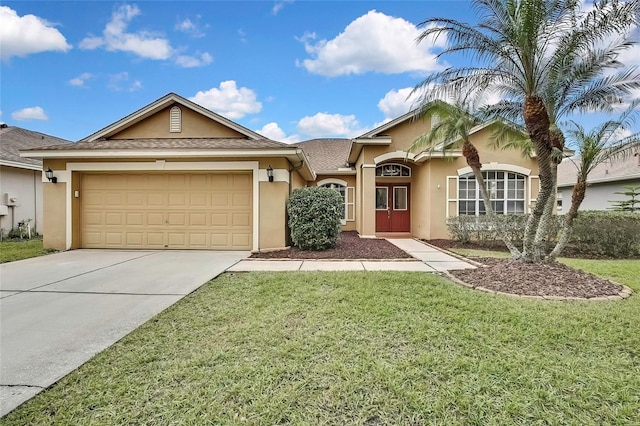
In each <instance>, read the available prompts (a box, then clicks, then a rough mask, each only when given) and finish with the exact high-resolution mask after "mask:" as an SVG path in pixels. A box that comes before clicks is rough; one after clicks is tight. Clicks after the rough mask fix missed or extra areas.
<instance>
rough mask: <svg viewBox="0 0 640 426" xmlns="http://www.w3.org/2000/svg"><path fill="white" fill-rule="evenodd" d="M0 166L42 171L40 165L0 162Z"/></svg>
mask: <svg viewBox="0 0 640 426" xmlns="http://www.w3.org/2000/svg"><path fill="white" fill-rule="evenodd" d="M0 166H3V167H15V168H16V169H26V170H38V171H42V165H39V166H37V165H35V164H25V163H18V162H17V161H9V160H0Z"/></svg>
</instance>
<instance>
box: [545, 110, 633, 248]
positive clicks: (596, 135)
mask: <svg viewBox="0 0 640 426" xmlns="http://www.w3.org/2000/svg"><path fill="white" fill-rule="evenodd" d="M638 105H640V99H637V100H635V101H634V102H632V103H631V104H630V105H629V107H628V108H627V110H626V111H624V112H623V113H622V114H621V115H620V117H619V118H618V119H617V120H609V121H606V122H604V123H602V124H601V125H599V126H597V127H595V128H594V129H592V130H591V131H589V132H586V131H585V130H584V128H583V127H582V126H581V125H579V124H578V123H576V122H574V121H572V122H571V128H570V129H569V132H568V136H569V138H568V139H569V140H570V141H572V142H574V143H575V145H576V146H577V152H578V154H579V159H578V161H577V162H574V164H575V166H576V184H575V186H574V187H573V191H572V193H571V207H570V208H569V211H568V212H567V214H566V215H565V216H564V222H563V226H562V231H561V234H560V238H559V239H558V242H557V244H556V246H555V247H554V249H553V250H552V251H551V253H550V254H549V258H550V259H555V258H556V257H558V255H559V254H560V252H561V251H562V249H563V248H564V247H565V246H566V245H567V243H568V242H569V237H570V235H571V227H572V225H573V221H574V219H575V218H576V217H577V216H578V209H579V208H580V205H581V204H582V201H583V200H584V197H585V193H586V190H587V185H588V184H587V178H588V177H589V173H591V172H592V171H593V169H595V167H596V166H597V165H599V164H602V163H604V162H605V161H610V160H616V159H618V158H620V157H626V156H628V155H631V153H632V152H633V151H632V150H633V149H635V147H637V146H638V143H640V133H635V134H632V135H629V136H625V137H622V138H621V137H619V136H620V133H621V131H624V130H628V129H629V127H630V124H631V123H632V122H633V120H634V118H635V117H634V116H635V115H636V114H637V113H638V111H637V109H636V108H637V106H638Z"/></svg>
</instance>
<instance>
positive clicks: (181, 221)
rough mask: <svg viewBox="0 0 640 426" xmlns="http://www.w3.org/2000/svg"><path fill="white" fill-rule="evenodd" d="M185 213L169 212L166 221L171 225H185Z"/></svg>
mask: <svg viewBox="0 0 640 426" xmlns="http://www.w3.org/2000/svg"><path fill="white" fill-rule="evenodd" d="M185 216H186V213H182V212H180V213H169V214H168V218H169V219H168V222H169V225H171V226H185V225H186V224H187V220H186V217H185Z"/></svg>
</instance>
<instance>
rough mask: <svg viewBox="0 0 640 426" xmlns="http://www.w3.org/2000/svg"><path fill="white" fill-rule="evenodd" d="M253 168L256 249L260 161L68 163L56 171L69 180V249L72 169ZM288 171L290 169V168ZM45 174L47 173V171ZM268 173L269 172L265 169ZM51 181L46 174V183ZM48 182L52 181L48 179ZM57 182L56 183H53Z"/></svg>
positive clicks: (61, 179) (62, 179) (60, 179)
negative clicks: (64, 168)
mask: <svg viewBox="0 0 640 426" xmlns="http://www.w3.org/2000/svg"><path fill="white" fill-rule="evenodd" d="M151 170H156V171H204V170H210V171H238V170H244V171H251V172H252V176H253V250H258V247H259V241H260V238H259V237H260V185H259V182H260V181H259V174H260V173H259V163H258V162H257V161H201V162H168V163H167V162H165V161H164V160H158V161H155V162H144V163H136V162H131V163H67V170H59V171H54V175H55V176H56V177H57V178H58V182H59V183H61V182H65V183H67V212H66V215H67V217H66V223H67V233H66V236H67V238H66V239H67V241H66V249H67V250H69V249H70V248H71V238H72V235H71V225H72V217H71V200H72V198H73V191H72V189H71V174H72V172H86V171H95V172H99V171H151ZM287 173H288V171H287ZM43 176H44V173H43ZM265 176H266V171H265ZM44 181H47V180H46V177H45V178H44V180H43V182H44ZM47 182H48V181H47ZM52 185H53V184H52Z"/></svg>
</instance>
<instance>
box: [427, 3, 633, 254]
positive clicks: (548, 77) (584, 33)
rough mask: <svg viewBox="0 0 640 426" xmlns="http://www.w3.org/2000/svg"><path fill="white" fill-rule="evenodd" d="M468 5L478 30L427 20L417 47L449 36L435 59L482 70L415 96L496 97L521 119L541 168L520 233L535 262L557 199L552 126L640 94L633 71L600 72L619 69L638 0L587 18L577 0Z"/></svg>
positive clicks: (556, 137)
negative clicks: (492, 93)
mask: <svg viewBox="0 0 640 426" xmlns="http://www.w3.org/2000/svg"><path fill="white" fill-rule="evenodd" d="M473 4H474V7H475V8H476V10H477V11H478V12H479V13H480V20H479V22H478V23H477V24H476V25H475V26H472V25H470V24H466V23H461V22H458V21H455V20H451V19H446V18H432V19H428V20H426V21H424V22H423V23H422V24H421V25H422V26H423V27H424V28H425V30H424V31H423V32H422V33H421V35H420V36H419V38H418V42H420V41H422V40H424V39H425V38H427V37H438V36H443V35H446V36H447V37H448V38H449V41H450V44H449V46H448V47H446V48H445V49H444V50H443V51H442V52H441V53H440V55H439V56H443V55H446V54H452V53H459V52H462V53H468V54H471V55H472V57H473V58H474V59H475V60H476V61H477V62H479V63H480V65H478V66H470V67H461V68H455V67H451V68H448V69H445V70H443V71H441V72H438V73H435V74H433V75H431V76H429V77H428V78H426V79H425V80H424V81H423V82H421V83H420V84H419V85H418V86H416V89H415V90H423V95H422V98H421V102H422V103H423V104H424V103H427V102H428V101H429V100H431V99H433V98H441V97H445V98H446V97H450V96H452V95H455V94H458V93H468V92H476V93H478V94H479V95H482V94H483V93H485V92H486V91H487V90H489V89H491V90H496V91H497V92H498V93H500V94H501V95H502V96H503V97H504V98H505V102H503V103H502V105H501V107H502V113H503V114H505V115H506V116H507V117H506V118H509V117H508V115H509V114H512V115H515V114H517V116H518V117H519V118H521V119H522V122H524V125H525V127H526V129H527V131H528V133H529V138H530V139H531V143H532V145H533V149H534V151H535V154H536V158H537V161H538V169H539V177H540V193H539V195H538V200H537V202H536V205H535V207H534V209H533V211H532V214H531V216H530V217H529V220H528V222H527V225H526V228H525V235H524V243H523V251H522V253H521V256H520V258H522V259H523V260H525V261H538V260H541V259H542V255H541V253H540V250H538V246H537V244H536V242H537V241H538V240H539V237H540V233H539V232H538V231H539V229H540V228H541V227H542V228H544V227H545V226H547V223H548V221H549V220H550V216H551V210H552V209H550V208H549V207H548V206H549V205H550V204H551V202H552V200H551V199H552V197H553V196H554V194H555V187H556V185H555V179H554V170H553V164H554V161H553V159H554V152H558V151H560V152H561V151H562V150H563V148H564V136H563V134H562V132H561V131H560V128H559V126H558V125H557V121H556V120H557V118H558V117H560V116H562V115H563V114H565V113H569V112H575V111H586V110H604V111H610V110H611V105H610V103H611V99H621V98H623V97H625V96H628V95H630V94H631V92H632V91H633V90H635V89H638V88H640V74H639V73H638V72H637V70H636V69H630V70H627V71H625V72H623V73H620V74H615V75H612V76H608V77H602V76H603V72H604V71H605V70H608V69H614V68H618V67H620V66H621V65H622V64H620V63H619V62H618V61H617V58H618V55H619V54H620V52H622V51H624V50H625V49H628V48H629V47H631V46H632V45H633V42H632V41H630V39H629V34H628V33H629V32H630V29H632V28H633V27H634V26H636V25H638V24H639V23H640V0H629V1H627V2H621V1H619V0H602V1H600V2H599V3H597V4H595V5H594V6H593V9H592V10H591V11H589V12H587V13H585V12H581V11H580V6H581V2H580V1H579V0H474V1H473ZM616 36H618V37H617V38H616ZM610 40H614V41H610ZM425 89H429V90H428V91H427V90H425ZM516 107H517V108H518V110H517V111H516V109H515V108H516ZM499 111H500V108H496V109H494V112H499ZM536 235H538V238H537V237H536Z"/></svg>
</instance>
